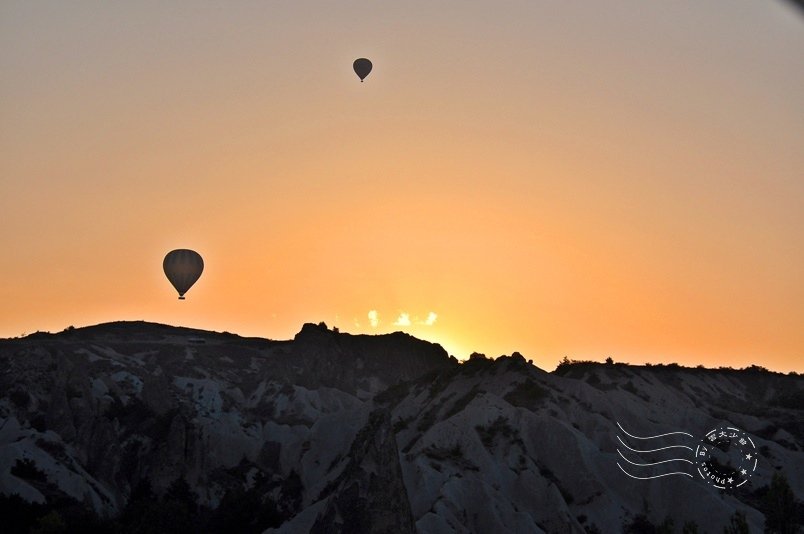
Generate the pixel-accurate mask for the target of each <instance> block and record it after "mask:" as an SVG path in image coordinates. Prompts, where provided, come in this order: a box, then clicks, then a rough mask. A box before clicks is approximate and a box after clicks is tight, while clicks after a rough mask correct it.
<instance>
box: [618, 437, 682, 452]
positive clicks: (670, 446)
mask: <svg viewBox="0 0 804 534" xmlns="http://www.w3.org/2000/svg"><path fill="white" fill-rule="evenodd" d="M617 439H618V440H620V443H622V444H623V447H625V448H626V449H629V450H632V451H634V452H658V451H664V450H667V449H689V451H690V452H692V447H687V446H686V445H668V446H667V447H660V448H658V449H649V450H647V451H640V450H639V449H633V448H631V447H629V446H628V445H626V443H625V442H624V441H623V440H622V438H620V436H617Z"/></svg>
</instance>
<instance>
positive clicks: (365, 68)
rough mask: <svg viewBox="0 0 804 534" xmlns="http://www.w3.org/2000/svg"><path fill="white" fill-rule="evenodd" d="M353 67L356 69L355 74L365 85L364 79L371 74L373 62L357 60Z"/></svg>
mask: <svg viewBox="0 0 804 534" xmlns="http://www.w3.org/2000/svg"><path fill="white" fill-rule="evenodd" d="M352 67H353V68H354V69H355V74H357V75H358V76H359V77H360V83H363V78H365V77H366V76H368V75H369V72H371V61H369V60H368V59H366V58H364V57H361V58H358V59H356V60H355V62H354V63H353V64H352Z"/></svg>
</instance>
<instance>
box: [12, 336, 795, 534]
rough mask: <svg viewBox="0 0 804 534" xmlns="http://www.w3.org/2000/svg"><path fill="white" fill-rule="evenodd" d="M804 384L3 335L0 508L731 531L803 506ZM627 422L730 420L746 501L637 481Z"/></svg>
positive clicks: (404, 346) (228, 342) (209, 342)
mask: <svg viewBox="0 0 804 534" xmlns="http://www.w3.org/2000/svg"><path fill="white" fill-rule="evenodd" d="M803 391H804V381H802V378H801V377H800V376H799V375H796V374H790V375H783V374H779V373H773V372H769V371H765V370H763V369H761V368H749V369H747V370H741V371H737V370H729V369H715V370H708V369H698V368H685V367H681V366H675V365H674V364H670V365H666V366H631V365H625V364H617V363H613V362H612V363H593V362H569V361H566V362H563V363H562V364H560V365H559V366H558V368H557V369H556V370H555V371H553V372H547V371H544V370H542V369H539V368H538V367H536V366H534V365H532V363H530V362H528V361H527V360H526V359H525V358H524V357H523V356H522V355H521V354H519V353H514V354H512V355H510V356H501V357H499V358H496V359H489V358H485V357H483V356H482V355H477V354H476V355H474V357H472V358H470V359H469V360H467V361H465V362H463V363H459V362H458V361H457V360H455V359H454V358H451V357H450V356H449V355H448V354H447V353H446V351H444V349H443V348H442V347H440V346H439V345H437V344H434V343H430V342H427V341H422V340H418V339H416V338H415V337H413V336H410V335H408V334H405V333H393V334H381V335H376V336H371V335H353V334H346V333H340V332H338V331H336V330H331V329H328V328H327V327H326V326H325V325H323V324H317V325H316V324H313V323H307V324H305V325H304V326H303V327H302V329H301V330H300V331H299V333H297V334H296V336H294V338H293V339H292V340H281V341H276V340H268V339H262V338H244V337H240V336H237V335H235V334H229V333H226V332H223V333H218V332H207V331H203V330H198V329H190V328H184V327H171V326H170V325H159V324H155V323H146V322H140V321H135V322H131V321H123V322H114V323H104V324H101V325H95V326H91V327H84V328H80V329H79V328H75V329H71V328H68V329H66V330H65V331H63V332H60V333H57V334H33V335H31V336H27V337H25V338H12V339H5V340H0V392H2V393H0V494H5V495H6V496H9V495H13V494H17V495H19V496H20V497H21V498H22V499H23V501H25V502H28V503H40V505H39V506H44V507H45V508H44V509H43V510H42V511H44V510H46V509H48V508H47V507H50V508H53V507H54V506H56V505H55V504H54V503H57V502H62V501H67V500H69V501H70V502H71V503H73V504H72V505H71V506H73V508H72V509H75V508H80V509H83V510H85V511H87V510H88V511H90V512H92V513H93V514H96V515H97V516H98V517H100V518H105V519H103V520H104V521H107V522H112V523H113V524H118V523H119V522H121V521H124V518H125V517H130V515H131V514H130V509H131V508H132V506H144V505H143V504H142V502H140V501H138V499H139V497H138V495H141V494H143V491H140V490H138V489H137V488H141V487H142V486H143V485H145V486H148V487H150V488H151V489H152V491H153V494H154V495H157V496H160V497H159V499H161V501H159V503H162V501H164V500H165V499H169V498H172V497H170V496H171V495H184V496H185V497H184V499H185V500H184V501H183V502H184V504H183V505H182V506H189V507H190V508H193V507H195V508H194V509H195V510H196V512H197V513H195V514H194V515H193V517H196V520H197V521H201V520H203V521H205V523H204V525H203V526H204V528H207V529H210V528H212V527H211V525H215V524H219V523H220V521H221V518H222V517H224V516H226V514H229V513H230V512H231V510H232V509H235V508H236V507H237V506H238V504H237V503H238V502H249V503H251V505H252V507H253V508H254V509H255V510H258V511H259V512H260V513H259V514H256V516H257V518H255V519H253V520H251V523H245V524H243V525H241V526H242V527H243V530H244V531H253V532H261V531H264V530H266V529H274V530H276V531H278V532H299V531H311V532H328V531H333V530H337V531H344V532H346V531H350V530H351V531H354V532H392V531H393V532H454V531H459V532H477V531H491V530H500V531H503V532H506V531H507V532H523V531H527V532H540V531H541V532H555V531H569V532H594V531H595V530H594V529H595V528H597V529H598V531H599V529H601V528H602V529H604V531H609V530H611V529H612V528H613V527H615V526H616V527H617V528H619V527H621V526H622V525H624V524H625V523H626V522H628V521H637V520H638V519H639V518H640V517H642V516H644V517H645V518H647V519H650V520H651V521H653V522H656V523H658V522H659V521H662V520H663V519H664V518H666V517H671V518H675V520H676V523H677V525H678V526H680V525H681V524H682V523H683V522H685V521H695V522H696V523H697V524H698V525H699V526H700V527H701V528H703V529H707V530H709V531H720V530H721V529H722V526H723V525H724V524H727V523H728V521H729V518H730V517H731V516H732V515H733V514H734V513H735V512H738V511H742V512H744V513H745V514H746V521H747V522H748V524H749V525H751V526H752V527H753V528H755V529H760V528H762V524H763V521H764V517H765V514H766V513H767V510H765V509H764V508H763V506H764V505H763V504H762V503H763V502H764V501H763V500H762V499H763V498H762V497H761V495H762V494H763V493H762V492H763V491H764V492H767V491H768V489H767V488H768V487H770V483H771V479H772V478H773V477H772V475H773V473H774V472H781V473H784V474H785V475H786V477H787V479H788V480H789V484H790V487H791V488H792V490H791V491H792V492H793V494H794V495H795V496H796V498H797V499H798V500H801V496H802V494H804V461H803V460H804V452H802V445H801V444H802V443H804V425H802V423H801V421H803V420H804V417H802V410H801V405H802V404H801V400H802V399H803V398H804V397H802V392H803ZM619 423H621V424H622V425H623V427H624V428H627V429H630V430H631V431H632V432H635V433H638V434H639V433H644V434H650V433H652V432H653V433H660V432H662V431H675V430H684V431H688V432H692V433H694V434H696V435H697V436H701V435H702V433H704V432H706V431H708V430H709V429H710V428H714V427H716V426H721V425H725V424H730V425H736V426H737V427H739V428H741V429H744V430H745V431H746V432H749V433H750V434H751V435H752V436H754V439H755V440H756V442H757V447H758V449H759V450H760V451H762V458H763V461H762V463H761V464H760V465H759V468H758V471H757V473H756V474H755V476H754V477H753V479H752V480H751V481H750V482H749V484H748V485H747V486H746V491H743V492H731V493H725V494H721V493H718V492H717V491H715V490H713V489H712V488H711V487H710V486H707V485H706V484H705V483H704V481H703V480H698V479H693V480H677V479H679V478H681V477H675V479H673V478H672V477H671V478H670V479H666V480H663V481H661V482H657V481H651V482H645V481H636V480H632V479H628V478H627V477H626V476H625V475H623V474H622V473H621V472H620V471H619V470H618V468H617V463H616V461H617V458H618V457H617V453H616V443H617V442H616V441H615V439H614V438H615V435H616V433H617V424H619ZM696 476H697V475H696ZM181 481H184V483H186V485H187V487H186V488H185V490H186V491H185V490H182V489H181V487H183V486H181ZM177 484H178V486H177ZM180 486H181V487H180ZM177 488H178V489H177ZM180 490H181V491H180ZM144 493H145V494H148V492H147V491H146V492H144ZM188 496H189V497H188ZM236 496H239V497H236ZM60 499H61V501H60ZM188 500H189V501H192V502H189V503H188V502H187V501H188ZM156 502H157V501H155V500H153V499H152V500H151V501H146V504H147V506H151V507H156V508H154V509H155V510H157V511H158V510H161V508H159V507H158V506H162V504H163V503H162V504H159V505H158V506H157V504H154V503H156ZM171 502H172V501H171ZM645 503H648V504H649V507H648V508H647V509H646V508H645V506H644V505H645ZM174 505H175V503H173V504H172V506H174ZM29 506H35V505H34V504H30V505H29ZM198 507H200V509H201V510H203V511H204V512H203V513H201V512H198V509H199V508H198ZM53 509H56V510H58V511H59V513H61V514H63V515H64V516H65V517H67V518H68V519H69V518H70V517H73V516H74V515H75V514H74V513H73V512H69V511H66V510H70V508H58V507H57V508H53ZM51 511H52V510H51ZM154 513H155V516H158V515H159V514H158V513H156V512H154ZM70 514H73V515H70ZM252 515H255V514H252ZM227 517H228V516H227ZM198 518H201V519H198ZM34 519H37V518H34ZM39 519H41V517H39ZM115 521H116V522H117V523H115ZM166 521H167V519H166ZM229 521H230V524H231V521H233V520H232V519H229ZM216 522H217V523H216ZM213 530H214V529H213Z"/></svg>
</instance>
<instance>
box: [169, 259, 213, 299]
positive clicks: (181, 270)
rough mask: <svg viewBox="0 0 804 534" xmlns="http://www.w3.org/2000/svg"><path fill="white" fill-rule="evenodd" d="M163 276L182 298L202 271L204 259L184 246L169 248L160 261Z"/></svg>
mask: <svg viewBox="0 0 804 534" xmlns="http://www.w3.org/2000/svg"><path fill="white" fill-rule="evenodd" d="M162 269H164V270H165V276H167V279H168V280H170V283H171V284H173V287H175V288H176V291H178V292H179V299H181V300H184V294H185V293H187V291H188V290H189V289H190V288H191V287H193V284H195V283H196V281H197V280H198V279H199V278H200V277H201V273H202V272H203V271H204V260H203V259H202V258H201V255H200V254H199V253H198V252H196V251H194V250H188V249H186V248H180V249H176V250H171V251H170V252H168V253H167V256H165V259H164V261H163V262H162Z"/></svg>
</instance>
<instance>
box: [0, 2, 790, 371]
mask: <svg viewBox="0 0 804 534" xmlns="http://www.w3.org/2000/svg"><path fill="white" fill-rule="evenodd" d="M436 4H437V5H436ZM666 4H668V5H666ZM800 50H804V17H802V16H801V14H800V12H796V10H795V9H794V8H792V7H791V6H790V5H788V4H785V3H782V2H779V1H770V0H769V1H761V2H757V1H756V0H739V1H737V0H734V1H731V0H730V1H728V2H727V1H723V2H707V3H703V5H702V3H700V2H680V3H679V2H675V3H672V5H669V3H645V2H643V1H642V0H634V1H628V2H626V1H611V2H605V3H603V2H601V3H596V2H595V3H590V2H540V1H531V0H528V1H521V2H513V1H512V2H505V3H500V2H491V1H489V2H464V1H461V2H438V3H433V2H424V1H421V2H407V3H396V4H391V3H385V2H338V3H333V2H294V3H285V4H283V5H278V3H273V2H272V3H268V2H233V3H217V2H193V3H187V4H184V5H183V6H182V5H181V4H174V5H172V7H166V6H164V5H163V4H162V3H159V2H137V3H119V4H112V5H106V4H104V3H89V2H76V3H70V4H69V5H67V4H65V3H62V2H55V1H54V2H37V3H31V2H23V1H20V2H16V1H6V2H3V3H2V4H0V71H2V72H3V75H2V81H0V221H2V224H0V246H2V250H3V251H4V253H3V254H2V256H0V336H17V335H19V334H21V333H23V332H32V331H35V330H51V331H58V330H61V329H63V328H64V327H66V326H68V325H76V326H80V325H88V324H94V323H98V322H104V321H111V320H119V319H145V320H150V321H158V322H164V323H169V324H180V325H188V326H196V327H200V328H209V329H214V330H228V331H232V332H237V333H240V334H243V335H254V336H262V337H270V338H275V339H277V338H279V339H283V338H289V337H292V336H293V334H294V333H295V332H297V331H298V330H299V329H300V327H301V324H302V323H303V322H310V321H314V322H318V321H325V322H327V324H329V325H330V326H338V327H340V329H341V330H342V331H348V332H356V333H371V332H377V333H381V332H389V331H394V330H405V331H408V332H410V333H412V334H414V335H416V336H419V337H422V338H425V339H429V340H433V341H437V342H440V343H442V344H443V345H444V346H445V347H446V348H447V350H448V351H449V352H450V353H452V354H455V355H456V356H458V357H459V358H465V357H466V356H467V355H468V354H469V353H470V352H472V351H474V350H477V351H481V352H485V353H487V354H489V355H495V356H496V355H499V354H502V353H510V352H512V351H514V350H518V351H520V352H522V353H523V354H524V355H525V356H526V357H527V358H530V359H533V360H534V363H536V364H537V365H539V366H541V367H544V368H547V369H552V368H553V367H554V366H555V364H556V363H557V362H558V361H559V359H560V358H561V357H563V356H564V355H567V356H568V357H570V358H590V359H597V360H602V359H603V358H605V357H606V356H609V355H611V356H612V357H613V358H614V359H615V360H617V361H631V362H634V363H642V362H645V361H651V362H670V361H676V362H679V363H682V364H687V365H697V364H698V363H703V364H705V365H708V366H718V365H730V366H735V367H742V366H745V365H749V364H751V363H758V364H761V365H765V366H767V367H769V368H771V369H776V370H784V371H788V370H796V371H804V363H802V362H804V328H802V325H804V280H802V273H804V269H802V266H804V178H802V177H804V151H802V150H801V144H802V139H804V105H803V104H802V102H803V101H802V95H804V55H802V54H800V53H796V51H800ZM361 56H365V57H368V58H370V59H371V60H372V61H373V62H374V70H373V72H372V73H371V75H370V76H369V77H368V78H367V79H366V82H365V83H362V84H361V83H359V81H358V80H357V78H356V77H355V75H354V73H353V72H352V71H351V63H352V61H353V60H354V59H355V58H356V57H361ZM173 248H192V249H195V250H197V251H198V252H200V253H201V254H202V256H203V257H204V259H205V262H206V270H205V272H204V275H203V277H202V278H201V280H200V281H199V282H198V283H197V284H196V286H195V287H193V288H192V289H191V290H190V292H189V293H188V299H187V301H178V300H177V299H176V295H175V292H174V291H173V289H172V287H171V286H170V285H169V284H168V282H167V281H166V280H165V279H164V276H163V274H162V272H161V262H162V258H163V256H164V255H165V253H167V252H168V251H169V250H171V249H173ZM370 310H376V312H377V316H378V320H379V323H378V324H377V326H376V327H372V326H371V325H370V321H369V318H368V313H369V311H370ZM402 313H406V314H408V315H409V317H410V320H411V323H412V324H411V325H409V326H396V325H394V324H393V323H394V322H395V321H397V319H398V318H399V316H400V314H402ZM431 313H434V314H436V315H437V318H436V319H435V321H434V322H433V320H432V317H431V320H430V323H431V324H423V323H425V322H427V318H428V316H429V315H430V314H431ZM420 323H422V324H420Z"/></svg>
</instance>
